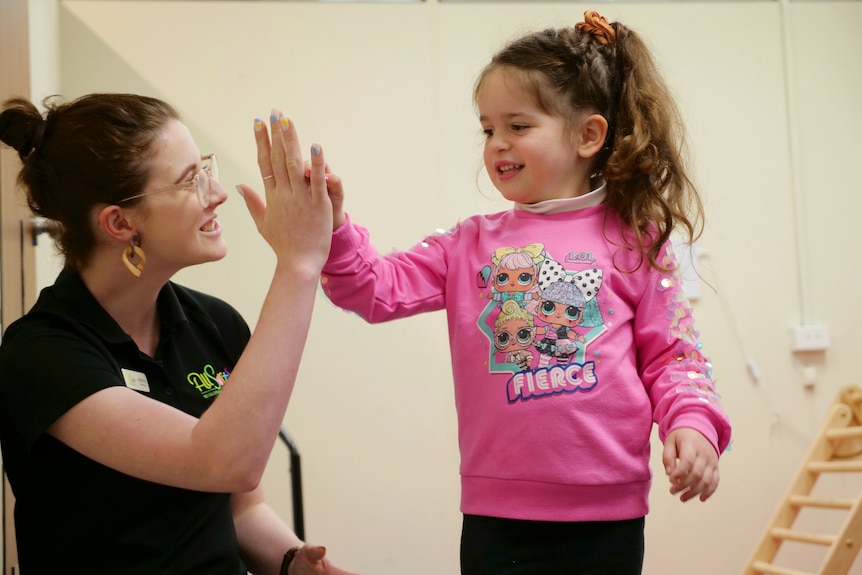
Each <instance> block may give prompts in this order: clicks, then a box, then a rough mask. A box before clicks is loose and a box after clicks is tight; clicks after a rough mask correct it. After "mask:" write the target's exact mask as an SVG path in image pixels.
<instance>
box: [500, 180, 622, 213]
mask: <svg viewBox="0 0 862 575" xmlns="http://www.w3.org/2000/svg"><path fill="white" fill-rule="evenodd" d="M605 194H606V185H605V182H600V185H599V187H598V188H596V189H595V190H593V191H591V192H590V193H588V194H584V195H583V196H578V197H576V198H562V199H559V200H545V201H544V202H536V203H535V204H519V203H518V202H515V209H516V210H523V211H525V212H530V213H533V214H559V213H561V212H572V211H575V210H581V209H583V208H590V207H592V206H597V205H599V204H601V203H602V202H603V201H605Z"/></svg>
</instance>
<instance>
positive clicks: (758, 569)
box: [752, 561, 812, 575]
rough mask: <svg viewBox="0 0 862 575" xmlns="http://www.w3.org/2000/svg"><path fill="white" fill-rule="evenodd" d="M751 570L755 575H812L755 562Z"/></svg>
mask: <svg viewBox="0 0 862 575" xmlns="http://www.w3.org/2000/svg"><path fill="white" fill-rule="evenodd" d="M752 568H753V569H754V572H755V573H764V574H765V575H812V574H811V573H808V572H806V571H797V570H795V569H785V568H784V567H777V566H775V565H772V564H770V563H764V562H763V561H755V562H754V564H753V565H752Z"/></svg>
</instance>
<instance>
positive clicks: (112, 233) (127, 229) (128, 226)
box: [98, 205, 137, 244]
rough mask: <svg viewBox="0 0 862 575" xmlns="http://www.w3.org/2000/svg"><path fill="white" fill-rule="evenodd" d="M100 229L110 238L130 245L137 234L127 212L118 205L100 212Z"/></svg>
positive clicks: (106, 207) (110, 206) (109, 206)
mask: <svg viewBox="0 0 862 575" xmlns="http://www.w3.org/2000/svg"><path fill="white" fill-rule="evenodd" d="M98 223H99V228H100V229H101V230H102V231H103V232H104V233H105V234H107V236H108V237H110V238H112V239H115V240H118V241H120V242H122V243H124V244H127V243H129V242H130V241H131V240H132V237H133V236H134V235H135V234H136V233H137V231H136V229H135V225H134V223H133V222H132V221H130V220H129V218H128V213H127V212H126V210H124V209H123V208H121V207H120V206H117V205H108V206H105V207H104V208H102V209H101V211H99V214H98Z"/></svg>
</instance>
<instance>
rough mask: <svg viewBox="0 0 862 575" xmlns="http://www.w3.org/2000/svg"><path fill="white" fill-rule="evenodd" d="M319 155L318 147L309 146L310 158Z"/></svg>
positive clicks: (315, 145)
mask: <svg viewBox="0 0 862 575" xmlns="http://www.w3.org/2000/svg"><path fill="white" fill-rule="evenodd" d="M319 153H320V146H318V145H317V144H312V146H311V155H312V156H316V155H318V154H319Z"/></svg>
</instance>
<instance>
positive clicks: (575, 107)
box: [473, 19, 704, 271]
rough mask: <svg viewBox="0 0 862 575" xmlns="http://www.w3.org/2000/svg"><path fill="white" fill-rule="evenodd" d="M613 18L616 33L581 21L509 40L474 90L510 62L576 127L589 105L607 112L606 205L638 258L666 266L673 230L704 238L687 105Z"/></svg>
mask: <svg viewBox="0 0 862 575" xmlns="http://www.w3.org/2000/svg"><path fill="white" fill-rule="evenodd" d="M602 20H604V19H602ZM609 26H610V27H611V28H612V30H613V34H611V33H610V32H608V31H607V30H599V29H597V27H595V26H585V25H583V24H581V25H578V26H573V27H568V28H549V29H546V30H542V31H539V32H535V33H532V34H528V35H526V36H523V37H521V38H519V39H517V40H515V41H513V42H511V43H510V44H508V45H507V46H505V47H504V48H503V49H501V50H500V51H499V52H497V53H496V54H495V55H494V56H493V58H492V59H491V62H490V63H489V64H488V65H487V66H486V67H485V68H484V70H482V72H481V73H480V75H479V78H478V80H477V82H476V85H475V87H474V90H473V97H474V101H475V100H476V96H477V95H478V92H479V90H480V89H481V87H482V83H483V81H484V79H485V78H486V77H487V75H488V74H489V73H490V72H492V71H494V70H497V69H501V68H502V69H505V70H506V72H508V73H510V74H511V75H512V77H513V78H514V79H516V80H517V81H519V82H520V85H521V87H522V88H523V89H525V90H526V91H527V93H529V94H531V95H532V96H533V98H534V101H535V103H536V105H537V106H539V108H541V109H542V110H543V111H544V112H546V113H549V114H554V115H558V116H561V117H563V118H565V119H566V121H567V125H568V126H569V128H574V123H575V122H576V120H577V119H578V117H579V113H581V112H583V111H584V110H591V111H595V112H597V113H599V114H601V115H602V116H603V117H604V118H605V119H606V120H607V122H608V135H607V138H606V140H605V146H604V147H603V149H602V150H601V151H600V152H599V153H598V154H596V156H595V157H594V159H593V162H594V163H593V167H592V173H593V175H594V177H598V178H602V179H604V180H605V182H606V183H607V197H606V200H605V201H606V204H607V206H608V207H609V208H610V210H612V211H613V212H614V213H615V214H616V215H617V216H618V217H619V218H620V219H621V220H622V222H623V223H624V224H625V227H626V229H627V230H629V231H630V232H631V233H629V234H627V235H626V237H625V238H624V239H623V240H622V242H623V245H624V246H625V247H627V248H630V249H634V250H636V251H637V252H638V253H639V254H640V260H639V261H640V264H638V266H637V267H639V266H640V265H641V264H642V263H643V262H644V259H645V260H646V261H647V262H648V263H649V265H650V266H652V267H653V268H655V269H658V270H662V271H666V269H665V268H664V267H663V266H662V265H661V263H660V262H659V259H660V252H661V250H662V247H663V245H664V244H665V243H666V242H667V241H668V240H669V239H670V235H671V232H673V231H674V230H675V229H679V230H681V231H682V233H683V234H684V235H685V238H686V239H687V240H688V241H689V242H693V241H695V240H696V239H698V238H699V237H700V234H701V233H702V231H703V224H704V215H703V202H702V200H701V198H700V195H699V194H698V191H697V189H696V187H695V185H694V183H693V182H692V180H691V178H690V177H689V175H688V170H687V168H686V165H685V159H684V154H683V151H684V149H685V130H684V126H683V123H682V119H681V116H680V114H679V110H678V109H677V107H676V104H675V102H674V100H673V98H672V97H671V94H670V90H669V89H668V87H667V85H666V84H665V82H664V80H663V79H662V77H661V74H660V73H659V71H658V68H657V67H656V64H655V62H654V61H653V58H652V56H651V55H650V52H649V50H648V48H647V46H646V45H645V43H644V42H643V40H642V39H641V38H640V36H638V34H637V33H635V32H634V31H632V30H630V29H629V28H627V27H626V26H624V25H623V24H621V23H619V22H614V23H612V24H610V25H609ZM599 32H601V33H599Z"/></svg>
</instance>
